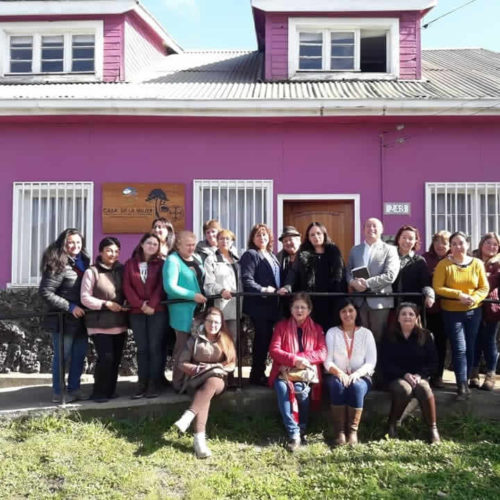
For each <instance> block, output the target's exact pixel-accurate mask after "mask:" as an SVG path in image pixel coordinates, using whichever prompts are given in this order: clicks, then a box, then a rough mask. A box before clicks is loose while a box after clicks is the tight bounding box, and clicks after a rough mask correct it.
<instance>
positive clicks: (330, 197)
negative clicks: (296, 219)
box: [276, 194, 361, 248]
mask: <svg viewBox="0 0 500 500" xmlns="http://www.w3.org/2000/svg"><path fill="white" fill-rule="evenodd" d="M336 200H350V201H354V244H355V245H359V243H360V230H361V219H360V213H361V207H360V203H361V198H360V195H359V194H278V195H277V200H276V204H277V212H278V214H277V220H276V222H277V224H278V232H279V231H281V230H282V229H283V207H284V204H285V201H336ZM278 232H277V233H276V234H278ZM279 244H280V248H281V242H279Z"/></svg>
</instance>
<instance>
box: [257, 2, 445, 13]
mask: <svg viewBox="0 0 500 500" xmlns="http://www.w3.org/2000/svg"><path fill="white" fill-rule="evenodd" d="M436 5H437V0H376V1H374V0H348V1H346V0H307V1H304V0H252V7H254V8H256V9H260V10H263V11H266V12H379V11H390V10H392V11H407V10H419V11H420V10H427V9H431V8H433V7H435V6H436Z"/></svg>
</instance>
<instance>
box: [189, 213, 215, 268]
mask: <svg viewBox="0 0 500 500" xmlns="http://www.w3.org/2000/svg"><path fill="white" fill-rule="evenodd" d="M221 229H222V227H221V225H220V224H219V221H218V220H216V219H210V220H208V221H207V222H205V224H203V236H205V239H204V240H201V241H199V242H198V244H197V245H196V250H195V252H196V253H197V255H198V257H199V258H200V259H201V261H202V263H204V262H205V259H206V258H207V257H208V256H209V255H214V254H215V252H216V251H217V235H218V234H219V231H220V230H221Z"/></svg>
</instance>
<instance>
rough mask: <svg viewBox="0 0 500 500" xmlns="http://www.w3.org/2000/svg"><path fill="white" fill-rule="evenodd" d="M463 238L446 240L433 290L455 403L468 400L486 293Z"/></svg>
mask: <svg viewBox="0 0 500 500" xmlns="http://www.w3.org/2000/svg"><path fill="white" fill-rule="evenodd" d="M468 250H469V243H468V242H467V236H466V235H465V234H464V233H462V232H461V231H457V232H455V233H453V234H452V235H451V236H450V253H449V255H448V257H447V258H445V259H442V260H441V261H440V262H439V264H438V265H437V266H436V270H435V271H434V278H433V288H434V290H435V292H436V295H440V296H441V297H446V298H447V299H452V300H446V299H443V300H442V301H441V308H442V314H443V322H444V326H445V330H446V332H447V335H448V338H449V339H450V344H451V352H452V357H453V368H454V370H455V378H456V381H457V388H458V390H457V400H459V401H463V400H465V399H468V398H469V395H470V390H469V386H468V383H467V381H468V378H469V376H470V374H471V371H472V364H473V361H474V351H475V347H476V339H477V332H478V330H479V325H480V323H481V307H480V305H481V302H482V301H483V300H484V299H485V298H486V296H487V295H488V291H489V285H488V279H487V278H486V272H485V270H484V264H483V263H482V262H481V261H480V260H479V259H476V258H473V257H470V256H469V255H468Z"/></svg>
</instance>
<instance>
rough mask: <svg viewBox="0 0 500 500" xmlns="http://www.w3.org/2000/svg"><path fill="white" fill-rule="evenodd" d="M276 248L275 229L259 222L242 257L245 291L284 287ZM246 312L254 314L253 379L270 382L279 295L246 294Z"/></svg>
mask: <svg viewBox="0 0 500 500" xmlns="http://www.w3.org/2000/svg"><path fill="white" fill-rule="evenodd" d="M272 248H273V234H272V233H271V230H270V229H269V227H268V226H266V225H265V224H256V225H255V226H254V227H253V228H252V231H251V232H250V237H249V239H248V250H247V251H246V252H245V253H244V254H243V255H242V256H241V259H240V269H241V281H242V283H243V291H245V292H252V293H262V292H264V293H273V292H276V290H277V289H278V288H279V287H280V265H279V262H278V259H277V258H276V256H275V255H274V254H273V253H272ZM243 312H244V313H245V314H248V315H249V316H250V318H251V320H252V322H253V325H254V328H255V336H254V341H253V347H252V371H251V372H250V383H252V384H256V385H267V378H266V376H265V370H266V358H267V351H268V350H269V343H270V342H271V336H272V334H273V327H274V323H275V322H276V321H277V320H278V319H279V316H280V311H279V306H278V297H277V296H274V297H273V296H249V297H245V299H244V300H243Z"/></svg>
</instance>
